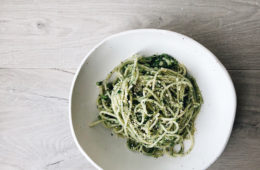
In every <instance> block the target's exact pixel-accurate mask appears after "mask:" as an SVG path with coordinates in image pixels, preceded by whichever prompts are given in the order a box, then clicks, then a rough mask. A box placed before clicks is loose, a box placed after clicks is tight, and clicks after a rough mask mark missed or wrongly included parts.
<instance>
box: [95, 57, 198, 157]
mask: <svg viewBox="0 0 260 170" xmlns="http://www.w3.org/2000/svg"><path fill="white" fill-rule="evenodd" d="M97 85H98V86H99V89H100V92H99V96H98V99H97V107H98V109H99V110H100V112H99V116H98V120H97V121H95V122H93V123H92V124H91V126H95V125H97V124H99V123H103V124H104V126H105V127H107V128H109V129H111V130H112V131H113V132H114V133H116V134H118V135H119V136H122V137H124V138H126V139H127V145H128V147H129V148H130V149H131V150H134V151H138V152H142V153H144V154H146V155H151V156H154V157H159V156H162V155H164V153H167V154H169V155H171V156H178V155H185V154H187V153H189V152H190V151H191V150H192V148H193V144H194V139H193V135H194V129H195V128H194V121H195V118H196V116H197V114H198V113H199V111H200V108H201V105H202V103H203V99H202V96H201V93H200V90H199V88H198V86H197V84H196V81H195V79H194V78H193V77H192V76H191V75H189V74H188V73H187V70H186V68H185V66H184V65H182V64H180V63H179V62H178V61H177V60H175V59H174V58H173V57H171V56H169V55H167V54H162V55H153V56H150V57H137V56H133V57H132V58H130V59H128V60H126V61H124V62H122V63H121V64H120V65H118V66H117V67H116V68H114V69H113V70H112V71H111V72H110V73H109V74H108V76H107V78H106V79H105V80H104V81H102V82H98V83H97ZM185 140H190V141H191V145H190V147H189V148H188V149H187V148H185V146H184V141H185Z"/></svg>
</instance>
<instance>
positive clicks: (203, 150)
mask: <svg viewBox="0 0 260 170" xmlns="http://www.w3.org/2000/svg"><path fill="white" fill-rule="evenodd" d="M136 53H141V54H144V55H152V54H161V53H167V54H169V55H171V56H173V57H175V58H176V59H177V60H178V61H180V62H181V63H183V64H184V65H185V66H186V67H187V69H188V71H189V73H191V74H192V75H193V76H194V77H195V79H196V80H197V83H198V85H199V87H200V89H201V92H202V96H203V98H204V104H203V105H202V108H201V111H200V113H199V115H198V117H197V119H196V122H195V127H196V132H195V145H194V148H193V150H192V151H191V152H190V153H189V154H188V155H186V156H184V157H170V156H163V157H160V158H157V159H156V158H153V157H149V156H144V155H143V154H140V153H135V152H132V151H130V150H128V148H127V146H126V140H125V139H123V138H119V137H117V136H111V133H110V130H109V129H106V128H104V127H103V126H102V125H99V126H96V127H93V128H90V127H89V124H90V123H91V122H92V121H94V120H96V118H97V115H98V110H97V108H96V98H97V96H98V88H97V87H96V82H97V81H100V80H103V79H104V78H105V77H106V75H107V74H108V73H109V72H110V71H111V70H112V69H113V68H114V67H115V66H117V65H118V64H119V63H120V62H121V61H123V60H125V59H126V58H128V57H131V56H132V55H133V54H136ZM235 112H236V93H235V89H234V86H233V83H232V80H231V78H230V76H229V74H228V72H227V71H226V69H225V68H224V66H223V65H222V64H221V63H220V62H219V60H218V59H217V58H216V57H215V56H214V55H213V54H212V53H211V52H210V51H209V50H207V49H206V48H205V47H203V46H202V45H201V44H199V43H198V42H196V41H194V40H193V39H191V38H189V37H187V36H184V35H181V34H179V33H175V32H171V31H165V30H155V29H140V30H131V31H126V32H122V33H119V34H116V35H113V36H111V37H109V38H106V39H105V40H103V41H102V42H101V43H99V44H98V45H97V46H96V47H95V48H93V49H92V50H91V51H90V52H89V54H88V55H87V56H86V57H85V59H84V61H83V62H82V64H81V66H80V67H79V69H78V71H77V73H76V76H75V79H74V83H73V85H72V89H71V96H70V121H71V129H72V134H73V138H74V140H75V142H76V144H77V146H78V148H79V150H80V151H81V152H82V154H83V155H84V156H85V157H86V158H87V159H88V160H89V161H90V162H91V163H92V164H93V165H94V166H95V167H96V168H98V169H105V170H145V169H149V170H159V169H160V170H172V169H174V170H178V169H185V170H188V169H206V168H207V167H209V166H210V165H211V164H212V163H213V162H214V161H215V160H216V159H217V158H218V157H219V156H220V154H221V153H222V152H223V150H224V148H225V146H226V144H227V142H228V139H229V136H230V134H231V131H232V126H233V122H234V118H235Z"/></svg>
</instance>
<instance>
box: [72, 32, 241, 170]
mask: <svg viewBox="0 0 260 170" xmlns="http://www.w3.org/2000/svg"><path fill="white" fill-rule="evenodd" d="M137 32H156V33H165V34H174V35H175V36H179V37H183V38H185V39H188V40H189V41H191V42H193V43H195V44H197V45H198V46H199V47H200V48H201V49H203V50H204V51H205V52H207V53H208V55H209V56H211V58H212V59H213V60H215V61H216V63H217V64H218V65H219V66H220V67H221V69H222V70H223V71H224V74H225V75H226V76H227V78H228V80H229V82H230V83H231V87H232V92H231V93H232V96H233V97H232V98H233V99H234V105H233V106H232V107H233V110H234V111H233V113H232V114H233V118H232V120H231V124H230V128H229V130H228V131H229V132H228V136H227V138H226V141H225V144H224V145H223V148H222V149H221V150H219V151H218V153H217V156H216V157H215V158H214V159H213V160H212V161H211V162H209V163H208V164H207V165H206V166H205V167H204V169H207V168H209V167H210V166H211V165H212V164H213V163H214V162H215V161H216V160H217V159H218V158H219V157H220V156H221V154H222V153H223V152H224V149H225V148H226V146H227V144H228V141H229V139H230V136H231V132H232V129H233V125H234V120H235V117H236V110H237V95H236V90H235V86H234V83H233V81H232V78H231V76H230V74H229V73H228V71H227V69H226V68H225V66H224V65H223V64H222V63H221V62H220V61H219V59H218V58H217V57H216V56H215V55H214V54H213V53H212V52H211V51H210V50H209V49H207V48H206V47H205V46H203V45H202V44H200V43H199V42H197V41H196V40H194V39H192V38H191V37H188V36H186V35H184V34H181V33H178V32H174V31H170V30H164V29H154V28H147V29H133V30H127V31H123V32H119V33H116V34H112V35H110V36H108V37H106V38H105V39H103V40H102V41H100V42H99V43H98V44H96V45H95V46H94V47H93V48H92V49H91V50H90V51H89V52H88V53H87V55H86V56H85V57H84V59H83V60H82V61H81V63H80V65H79V66H78V67H77V71H76V73H75V75H74V77H73V80H72V84H71V88H70V94H69V123H70V131H71V134H72V138H73V140H74V142H75V144H76V146H77V148H78V149H79V151H80V152H81V154H82V155H84V156H85V158H86V159H87V160H88V161H89V162H90V163H91V164H92V165H93V166H94V167H95V168H97V169H103V168H102V167H101V166H100V165H98V164H97V163H96V162H95V161H93V160H92V159H91V158H90V157H89V156H88V154H87V153H86V152H85V151H84V150H83V148H82V147H81V145H80V144H79V141H78V139H77V137H76V134H75V130H74V126H73V121H72V96H73V91H74V87H75V82H76V80H77V78H78V75H79V73H80V71H81V69H82V66H83V65H84V64H85V62H86V61H87V59H88V57H89V56H90V55H91V54H92V53H93V52H94V51H95V50H96V49H97V48H98V47H99V46H101V45H102V44H103V43H105V42H106V41H108V40H110V39H113V38H115V37H118V36H122V35H126V34H131V33H137Z"/></svg>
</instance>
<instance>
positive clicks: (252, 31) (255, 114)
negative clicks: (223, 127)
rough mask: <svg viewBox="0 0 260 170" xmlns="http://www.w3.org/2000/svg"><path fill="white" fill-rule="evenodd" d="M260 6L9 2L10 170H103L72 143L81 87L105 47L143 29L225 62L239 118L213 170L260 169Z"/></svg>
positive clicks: (3, 123)
mask: <svg viewBox="0 0 260 170" xmlns="http://www.w3.org/2000/svg"><path fill="white" fill-rule="evenodd" d="M259 6H260V0H245V1H243V0H232V1H231V0H223V1H221V0H211V1H202V0H197V1H195V0H194V1H193V0H186V1H177V0H162V1H157V0H88V1H84V0H75V1H71V2H70V1H69V0H46V1H44V0H41V1H40V0H16V1H15V0H9V1H7V0H0V68H1V69H0V169H2V170H6V169H8V170H9V169H15V170H16V169H17V170H18V169H24V170H36V169H70V170H71V169H79V170H82V169H87V170H93V169H95V168H94V167H93V166H92V165H91V164H90V163H89V162H88V161H87V160H86V159H85V158H84V157H83V156H82V155H81V154H80V153H79V151H78V149H77V148H76V146H75V144H74V142H73V140H72V137H71V134H70V129H69V121H68V97H69V90H70V86H71V82H72V78H73V76H74V74H75V70H76V68H77V67H78V66H79V63H80V62H81V60H82V59H83V58H84V56H85V55H86V53H87V52H88V51H89V50H90V49H91V48H92V47H93V46H94V45H95V44H96V43H98V42H99V41H101V40H102V39H103V38H105V37H107V36H109V35H111V34H113V33H117V32H120V31H124V30H129V29H137V28H160V29H168V30H173V31H176V32H180V33H183V34H186V35H188V36H190V37H192V38H194V39H195V40H197V41H198V42H200V43H202V44H203V45H205V46H206V47H207V48H209V49H210V50H211V51H212V52H213V53H214V54H215V55H216V56H217V57H218V58H219V60H221V62H222V63H223V64H224V65H225V67H226V68H227V69H228V71H229V73H230V74H231V76H232V79H233V81H234V84H235V87H236V91H237V96H238V108H237V115H236V120H235V125H234V128H233V132H232V135H231V139H230V140H229V143H228V145H227V147H226V149H225V151H224V153H223V154H222V156H221V157H220V158H219V159H218V160H217V161H216V162H215V163H214V164H213V165H212V166H211V167H210V168H209V169H211V170H217V169H221V170H222V169H227V170H230V169H236V170H244V169H247V170H254V169H255V170H256V169H260V106H259V105H260V7H259ZM223 121H225V120H223ZM216 126H218V125H216Z"/></svg>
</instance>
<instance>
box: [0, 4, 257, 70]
mask: <svg viewBox="0 0 260 170" xmlns="http://www.w3.org/2000/svg"><path fill="white" fill-rule="evenodd" d="M2 1H3V0H2ZM259 5H260V2H259V0H257V1H255V0H252V1H233V0H232V1H231V0H222V1H217V0H215V1H207V2H206V1H196V2H195V1H192V0H188V1H185V2H182V1H177V0H163V1H160V2H158V1H157V0H142V1H139V0H138V1H137V0H135V1H130V0H124V1H119V0H102V1H98V2H97V1H94V0H92V1H81V0H77V1H73V2H71V1H59V0H49V1H30V0H29V1H24V0H22V1H3V2H2V3H1V5H0V44H1V49H0V56H1V62H0V67H5V68H76V67H77V66H78V65H79V63H80V61H81V60H82V59H83V57H84V56H85V55H86V53H87V52H88V51H89V50H90V48H92V47H93V46H94V44H96V43H97V42H99V41H101V40H102V39H103V38H104V37H106V36H108V35H111V34H113V33H116V32H120V31H124V30H129V29H136V28H161V29H168V30H174V31H177V32H180V33H184V34H186V35H188V36H191V37H193V38H194V39H196V40H198V41H199V42H201V43H202V44H204V45H205V46H206V47H208V48H209V49H210V50H212V51H213V52H214V53H215V54H216V55H217V56H218V57H219V59H220V60H221V61H223V63H224V65H225V66H226V67H227V68H228V69H259V68H260V60H259V59H258V58H259V57H260V55H259V54H260V38H259V37H260V21H259V18H260V10H259V9H260V8H259ZM234 59H236V64H234V63H233V61H234Z"/></svg>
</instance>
